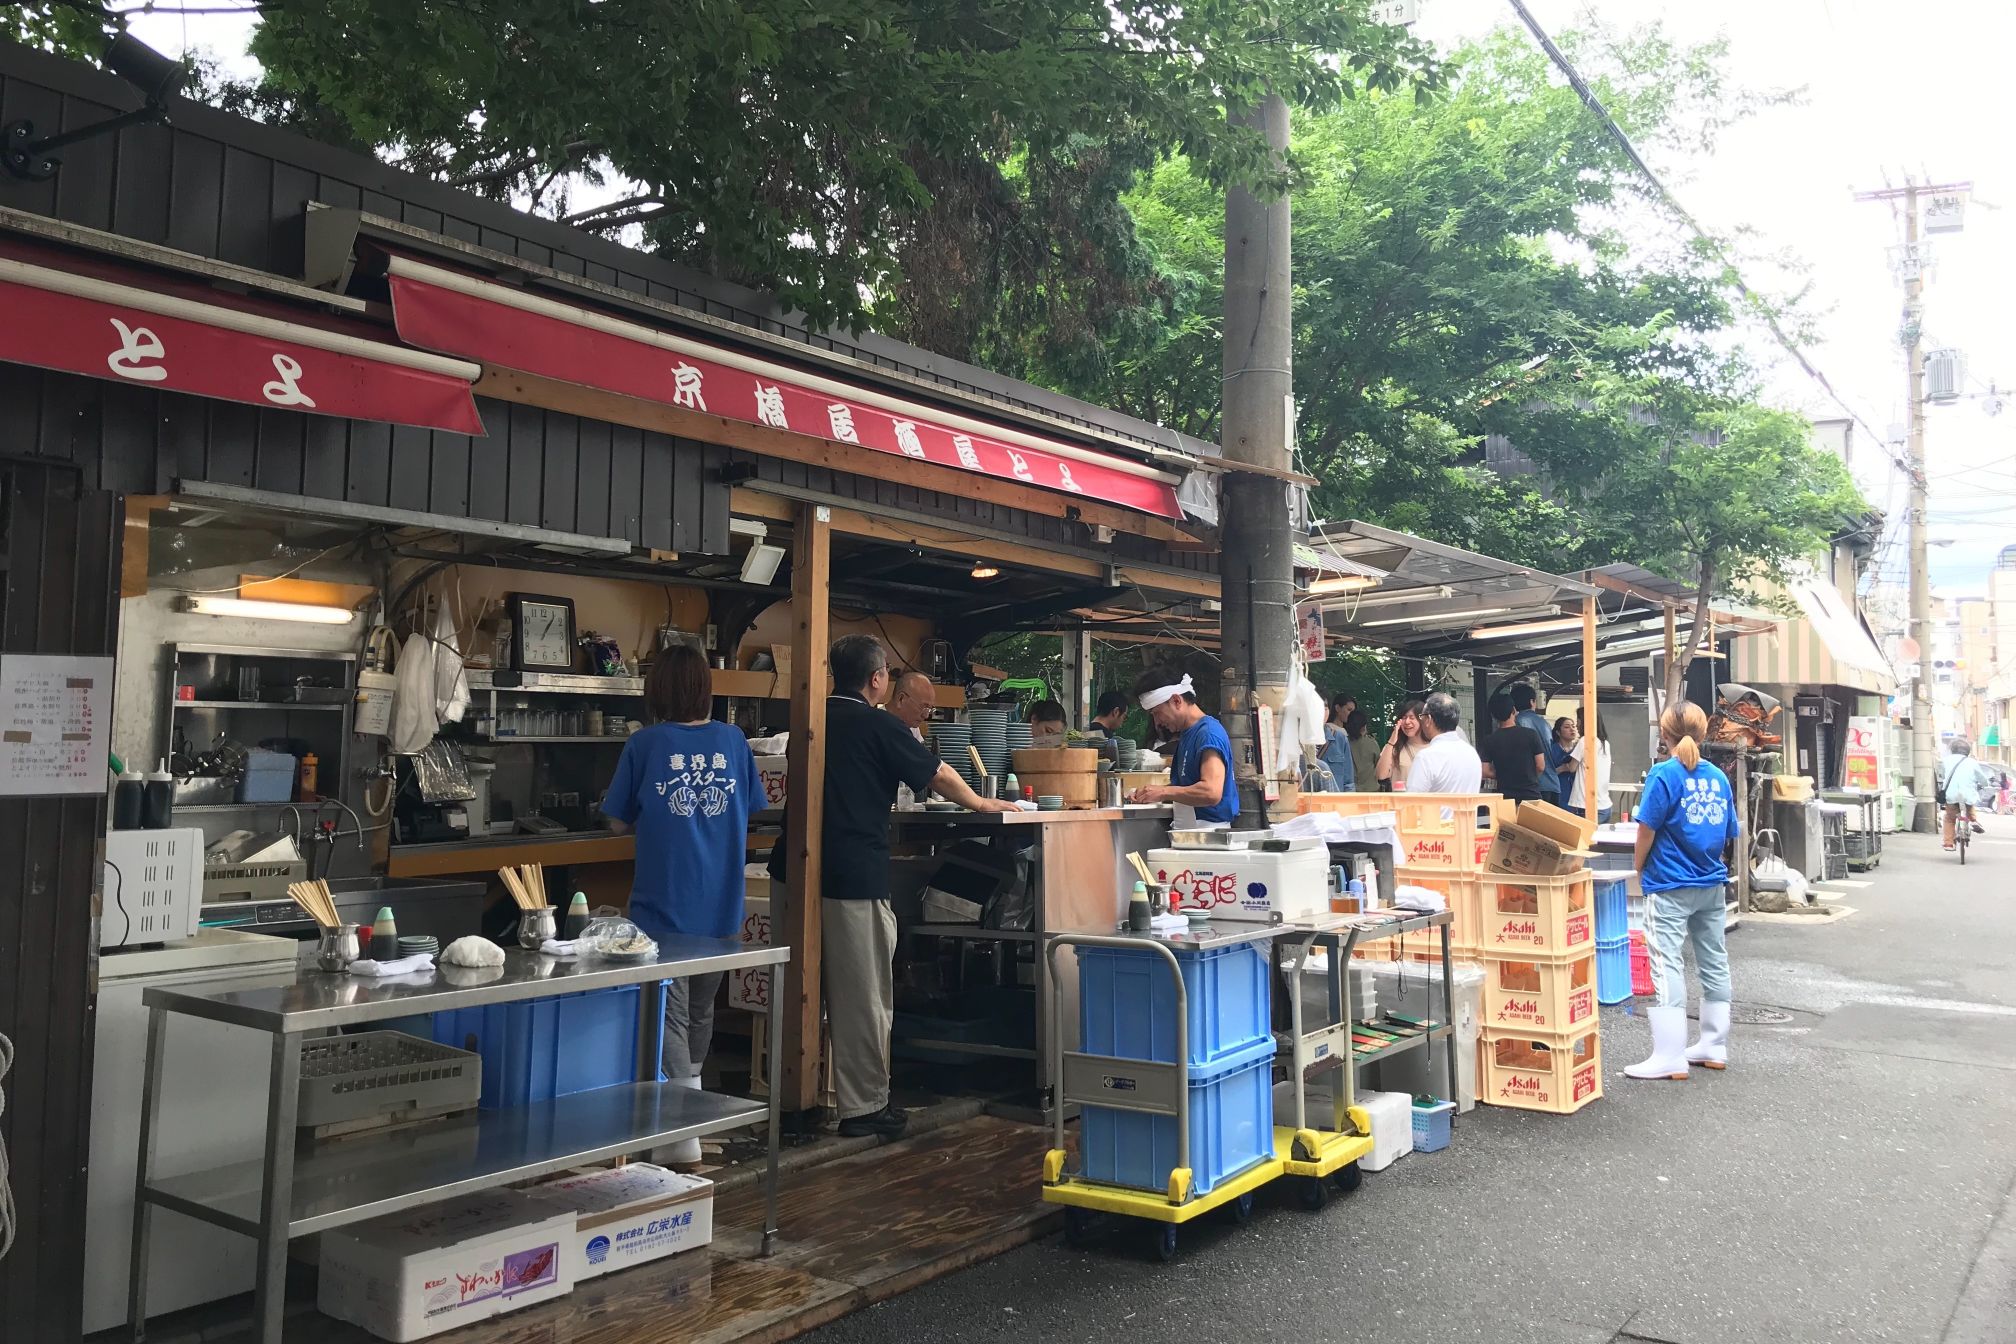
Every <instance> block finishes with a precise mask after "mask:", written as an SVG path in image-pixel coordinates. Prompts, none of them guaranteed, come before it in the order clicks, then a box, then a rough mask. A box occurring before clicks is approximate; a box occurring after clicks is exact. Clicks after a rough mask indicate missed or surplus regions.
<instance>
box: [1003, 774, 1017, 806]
mask: <svg viewBox="0 0 2016 1344" xmlns="http://www.w3.org/2000/svg"><path fill="white" fill-rule="evenodd" d="M1001 796H1002V797H1003V798H1006V799H1008V800H1009V801H1010V802H1013V801H1014V800H1015V799H1017V798H1020V797H1021V796H1022V786H1021V785H1020V784H1018V783H1016V782H1015V772H1014V771H1013V770H1010V771H1009V772H1008V778H1006V779H1004V780H1002V781H1001Z"/></svg>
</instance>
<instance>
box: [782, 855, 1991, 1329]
mask: <svg viewBox="0 0 2016 1344" xmlns="http://www.w3.org/2000/svg"><path fill="white" fill-rule="evenodd" d="M1986 821H1987V824H1988V826H1989V834H1988V836H1987V837H1985V839H1984V840H1983V841H1982V842H1979V843H1977V844H1976V845H1975V846H1974V848H1973V850H1972V852H1971V854H1970V856H1969V863H1968V866H1967V867H1966V868H1965V869H1964V870H1963V869H1962V868H1961V867H1960V866H1959V864H1958V862H1957V860H1956V859H1955V858H1954V856H1952V855H1948V854H1942V853H1941V852H1940V850H1939V847H1938V844H1937V841H1936V839H1933V838H1930V837H1919V836H1893V837H1890V838H1889V844H1888V847H1887V849H1886V852H1885V855H1884V859H1883V862H1882V864H1881V866H1880V867H1879V868H1878V869H1876V870H1875V871H1874V872H1871V873H1868V874H1862V875H1856V879H1857V880H1867V881H1868V882H1869V884H1870V885H1868V886H1866V887H1862V888H1858V889H1854V890H1851V891H1848V892H1847V893H1846V894H1845V895H1844V896H1843V898H1842V901H1843V903H1844V904H1847V905H1850V906H1853V907H1855V913H1854V914H1853V915H1852V916H1850V917H1848V918H1845V919H1841V920H1838V921H1835V922H1832V923H1827V924H1823V925H1818V926H1811V925H1799V926H1793V925H1788V924H1784V923H1759V922H1751V923H1749V924H1747V925H1746V926H1745V927H1742V928H1740V929H1738V930H1736V931H1733V932H1732V933H1731V934H1730V951H1731V959H1732V961H1733V963H1734V974H1735V980H1736V999H1737V1003H1738V1008H1739V1012H1738V1016H1739V1025H1738V1026H1737V1028H1736V1031H1735V1034H1734V1038H1733V1052H1732V1061H1731V1067H1730V1069H1729V1070H1728V1071H1727V1072H1726V1073H1722V1074H1710V1073H1702V1072H1699V1071H1697V1072H1696V1074H1695V1076H1694V1077H1693V1078H1691V1079H1690V1080H1689V1081H1688V1082H1686V1083H1648V1082H1635V1081H1632V1080H1630V1079H1626V1078H1624V1077H1622V1076H1621V1074H1620V1072H1619V1071H1620V1070H1621V1069H1622V1067H1623V1066H1624V1065H1625V1064H1627V1063H1631V1062H1633V1061H1635V1060H1637V1059H1638V1058H1640V1057H1642V1056H1643V1055H1644V1054H1645V1053H1646V1049H1647V1046H1648V1037H1647V1033H1646V1029H1645V1025H1644V1019H1643V1017H1642V1016H1639V1015H1637V1014H1636V1013H1632V1012H1629V1011H1627V1010H1626V1008H1624V1007H1617V1008H1608V1009H1604V1010H1603V1014H1604V1016H1603V1048H1604V1067H1605V1073H1606V1080H1605V1090H1606V1094H1607V1095H1606V1096H1605V1098H1604V1099H1603V1100H1602V1101H1600V1102H1598V1103H1596V1104H1594V1105H1592V1106H1589V1107H1586V1108H1584V1109H1583V1110H1582V1111H1581V1112H1579V1113H1577V1114H1575V1115H1572V1116H1550V1115H1538V1114H1530V1113H1525V1112H1520V1111H1512V1110H1503V1109H1498V1108H1492V1107H1479V1108H1478V1109H1477V1110H1475V1111H1473V1112H1472V1113H1471V1114H1469V1115H1467V1116H1464V1117H1462V1118H1461V1119H1460V1120H1459V1122H1458V1124H1457V1128H1456V1142H1455V1145H1454V1146H1453V1147H1451V1148H1450V1149H1448V1150H1445V1151H1443V1152H1440V1153H1434V1154H1417V1155H1415V1156H1412V1157H1409V1158H1406V1159H1404V1160H1402V1161H1401V1162H1399V1163H1397V1164H1396V1165H1394V1166H1393V1167H1390V1168H1388V1169H1387V1170H1386V1171H1384V1172H1380V1173H1377V1174H1374V1175H1368V1176H1367V1177H1366V1178H1365V1182H1364V1185H1363V1187H1362V1188H1361V1189H1360V1190H1359V1191H1358V1192H1357V1193H1356V1194H1354V1195H1352V1196H1350V1197H1348V1198H1344V1199H1333V1200H1332V1201H1331V1203H1330V1204H1329V1206H1328V1207H1327V1208H1325V1209H1324V1210H1322V1211H1321V1212H1318V1213H1309V1212H1305V1211H1304V1210H1302V1209H1301V1208H1299V1207H1297V1206H1296V1205H1295V1203H1294V1202H1293V1200H1292V1199H1291V1198H1290V1197H1289V1196H1288V1195H1287V1193H1286V1192H1280V1193H1275V1192H1272V1191H1263V1192H1262V1197H1261V1202H1262V1208H1261V1210H1260V1211H1259V1212H1258V1213H1257V1214H1256V1216H1255V1217H1254V1219H1253V1220H1252V1222H1250V1223H1248V1224H1247V1225H1245V1226H1243V1227H1235V1226H1232V1225H1230V1224H1229V1223H1220V1222H1217V1221H1215V1220H1205V1221H1204V1222H1202V1223H1197V1224H1192V1225H1191V1226H1190V1227H1187V1228H1186V1229H1185V1230H1184V1237H1185V1241H1184V1249H1183V1251H1182V1253H1181V1255H1180V1256H1179V1258H1178V1259H1177V1260H1176V1262H1175V1263H1173V1264H1170V1265H1167V1266H1164V1265H1158V1264H1156V1263H1153V1262H1152V1260H1151V1259H1150V1258H1149V1256H1148V1255H1147V1254H1146V1253H1145V1250H1144V1246H1145V1237H1144V1236H1143V1235H1142V1233H1141V1232H1140V1231H1138V1230H1136V1229H1134V1228H1129V1227H1119V1228H1115V1229H1112V1230H1111V1231H1110V1232H1108V1233H1107V1234H1105V1235H1103V1236H1102V1237H1101V1238H1100V1239H1099V1240H1097V1241H1096V1242H1095V1243H1094V1244H1093V1245H1092V1246H1090V1247H1088V1248H1086V1249H1082V1250H1079V1249H1073V1248H1070V1247H1067V1246H1066V1245H1065V1244H1064V1242H1063V1239H1062V1238H1061V1237H1052V1238H1050V1239H1048V1240H1046V1241H1043V1242H1039V1243H1036V1244H1034V1245H1031V1246H1028V1247H1025V1248H1023V1249H1021V1250H1018V1251H1015V1252H1012V1253H1010V1254H1008V1255H1004V1256H1002V1257H1000V1258H999V1259H996V1260H993V1261H990V1262H988V1263H985V1264H982V1265H980V1266H977V1267H975V1268H973V1269H970V1270H967V1271H964V1272H962V1273H959V1274H955V1275H952V1276H950V1277H947V1278H945V1279H942V1280H939V1281H938V1282H936V1283H933V1284H930V1285H928V1286H926V1287H923V1288H920V1289H918V1290H916V1291H913V1292H911V1293H908V1294H906V1295H904V1296H902V1297H899V1298H896V1299H894V1300H892V1301H890V1302H887V1303H884V1304H882V1305H881V1306H878V1307H874V1308H871V1309H869V1310H866V1311H863V1312H859V1313H857V1314H855V1315H853V1316H851V1317H848V1318H846V1319H844V1320H841V1321H839V1322H837V1323H835V1324H834V1325H832V1326H829V1327H827V1328H826V1329H824V1330H822V1331H820V1332H818V1333H816V1334H813V1335H810V1336H807V1338H808V1339H811V1340H814V1341H818V1344H853V1342H854V1341H862V1344H868V1342H869V1341H875V1342H876V1344H886V1341H890V1340H934V1341H940V1340H991V1339H1004V1340H1006V1339H1014V1340H1021V1341H1028V1340H1044V1341H1062V1340H1106V1339H1110V1338H1112V1337H1114V1336H1115V1335H1116V1334H1117V1333H1118V1332H1123V1331H1124V1332H1125V1335H1126V1337H1127V1339H1128V1340H1129V1341H1130V1342H1131V1344H1152V1342H1153V1341H1162V1340H1167V1341H1171V1342H1172V1344H1176V1342H1178V1341H1180V1342H1181V1344H1194V1341H1196V1340H1199V1339H1216V1340H1237V1339H1242V1338H1255V1339H1258V1338H1264V1339H1269V1340H1273V1339H1301V1340H1308V1341H1324V1340H1347V1339H1348V1340H1364V1341H1379V1344H1455V1342H1456V1341H1468V1340H1475V1341H1489V1344H1602V1342H1603V1341H1610V1340H1619V1341H1634V1340H1635V1341H1644V1340H1650V1341H1669V1342H1670V1344H1789V1342H1791V1341H1809V1340H1810V1341H1844V1340H1852V1341H1863V1340H1870V1341H1875V1340H1896V1341H1910V1342H1911V1344H1985V1342H1986V1341H2016V1199H2012V1193H2016V1192H2012V1178H2016V977H2012V975H2011V969H2012V964H2016V819H2011V818H1996V817H1990V818H1987V819H1986ZM1751 1007H1759V1008H1763V1007H1768V1008H1775V1009H1778V1010H1781V1012H1780V1015H1782V1016H1784V1017H1785V1018H1787V1019H1788V1020H1786V1021H1785V1022H1783V1023H1782V1024H1780V1025H1773V1026H1746V1025H1741V1024H1740V1018H1741V1017H1742V1016H1744V1015H1745V1011H1744V1010H1746V1009H1748V1008H1751ZM1034 1175H1035V1174H1034V1173H1031V1178H1032V1180H1033V1179H1034Z"/></svg>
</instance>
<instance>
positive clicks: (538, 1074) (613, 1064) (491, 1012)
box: [388, 981, 665, 1111]
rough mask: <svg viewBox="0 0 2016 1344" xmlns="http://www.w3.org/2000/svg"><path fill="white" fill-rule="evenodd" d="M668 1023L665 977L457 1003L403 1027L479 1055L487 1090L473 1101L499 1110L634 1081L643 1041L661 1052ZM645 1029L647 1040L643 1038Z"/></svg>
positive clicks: (652, 1050) (652, 1052)
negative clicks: (544, 995) (541, 995)
mask: <svg viewBox="0 0 2016 1344" xmlns="http://www.w3.org/2000/svg"><path fill="white" fill-rule="evenodd" d="M664 1024H665V985H664V983H663V982H662V981H660V982H656V983H652V984H645V985H623V986H619V987H618V988H615V989H593V990H589V991H588V992H587V993H585V994H561V995H557V996H555V997H553V998H546V999H527V1000H525V1001H524V1002H522V1003H494V1004H487V1005H485V1006H484V1007H481V1008H457V1009H454V1010H452V1011H449V1012H442V1013H435V1014H433V1015H432V1016H431V1017H417V1018H412V1019H410V1020H404V1021H402V1024H401V1027H400V1029H401V1030H405V1031H409V1032H411V1033H412V1034H413V1035H415V1036H419V1037H422V1038H424V1039H428V1040H432V1041H435V1042H437V1043H439V1044H441V1045H452V1046H454V1047H456V1048H457V1049H460V1050H474V1051H475V1052H476V1053H477V1054H478V1055H480V1056H481V1057H482V1059H483V1093H482V1096H481V1097H479V1098H478V1100H477V1102H476V1105H477V1107H478V1108H479V1109H481V1110H486V1111H494V1110H498V1109H500V1108H502V1107H506V1106H523V1105H525V1104H526V1103H528V1102H534V1101H549V1100H551V1099H552V1098H554V1097H565V1096H571V1095H572V1094H574V1093H576V1092H593V1091H594V1090H595V1089H597V1088H601V1087H615V1086H617V1085H618V1084H620V1083H631V1082H635V1081H636V1080H637V1052H638V1048H639V1046H640V1045H643V1046H645V1047H646V1048H647V1049H648V1050H649V1051H650V1057H651V1058H653V1059H657V1058H658V1052H659V1046H660V1043H661V1038H662V1036H663V1033H664V1030H665V1026H664ZM388 1025H389V1024H388ZM640 1031H643V1032H646V1033H648V1036H649V1040H648V1042H640V1041H639V1039H638V1033H639V1032H640Z"/></svg>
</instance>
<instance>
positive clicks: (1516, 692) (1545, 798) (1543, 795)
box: [1511, 681, 1561, 807]
mask: <svg viewBox="0 0 2016 1344" xmlns="http://www.w3.org/2000/svg"><path fill="white" fill-rule="evenodd" d="M1511 690H1512V706H1513V708H1515V709H1517V710H1518V711H1519V725H1520V727H1522V728H1531V729H1532V730H1533V736H1535V737H1537V738H1539V739H1540V741H1541V743H1542V744H1543V745H1544V744H1545V743H1547V742H1550V741H1552V740H1553V736H1554V730H1553V728H1551V727H1550V726H1549V725H1548V723H1547V718H1546V716H1545V715H1543V714H1542V713H1540V711H1539V708H1538V706H1539V703H1540V692H1538V691H1536V690H1534V689H1533V687H1532V686H1531V685H1529V684H1528V683H1526V682H1523V681H1520V682H1514V683H1513V685H1512V688H1511ZM1540 801H1541V802H1543V803H1553V804H1554V805H1555V806H1556V807H1559V806H1560V805H1561V776H1560V775H1559V774H1558V773H1556V771H1555V769H1554V767H1553V766H1552V765H1548V764H1546V763H1544V762H1543V763H1542V765H1541V769H1540Z"/></svg>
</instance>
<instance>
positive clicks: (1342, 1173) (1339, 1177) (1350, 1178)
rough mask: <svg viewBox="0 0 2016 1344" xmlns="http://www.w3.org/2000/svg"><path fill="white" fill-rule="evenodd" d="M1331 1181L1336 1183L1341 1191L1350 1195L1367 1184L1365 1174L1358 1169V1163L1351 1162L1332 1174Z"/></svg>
mask: <svg viewBox="0 0 2016 1344" xmlns="http://www.w3.org/2000/svg"><path fill="white" fill-rule="evenodd" d="M1330 1179H1331V1180H1332V1181H1334V1182H1335V1183H1336V1185H1337V1188H1338V1189H1339V1190H1340V1191H1342V1192H1343V1193H1345V1194H1347V1195H1348V1194H1350V1193H1351V1192H1352V1191H1353V1190H1356V1189H1357V1188H1358V1187H1359V1186H1361V1185H1363V1184H1364V1183H1365V1173H1364V1172H1362V1171H1360V1170H1359V1169H1358V1164H1357V1163H1356V1162H1349V1163H1346V1164H1345V1165H1344V1166H1341V1167H1339V1168H1337V1170H1336V1171H1334V1172H1332V1173H1331V1174H1330Z"/></svg>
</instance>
